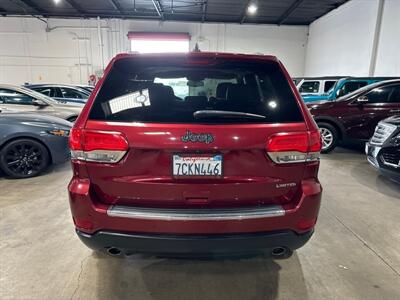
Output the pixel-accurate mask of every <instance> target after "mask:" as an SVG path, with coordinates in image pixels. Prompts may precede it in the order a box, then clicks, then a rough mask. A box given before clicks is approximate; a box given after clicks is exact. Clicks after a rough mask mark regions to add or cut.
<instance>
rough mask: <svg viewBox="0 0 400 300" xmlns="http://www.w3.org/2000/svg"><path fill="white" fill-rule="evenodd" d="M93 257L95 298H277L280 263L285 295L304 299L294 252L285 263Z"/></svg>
mask: <svg viewBox="0 0 400 300" xmlns="http://www.w3.org/2000/svg"><path fill="white" fill-rule="evenodd" d="M93 257H95V260H96V261H97V262H96V266H97V271H98V274H97V278H98V282H97V286H98V287H101V288H99V289H97V291H98V295H97V299H157V300H164V299H174V300H175V299H202V300H205V299H207V300H212V299H218V300H224V299H229V300H233V299H241V300H242V299H276V298H277V297H278V294H279V286H280V272H281V270H282V268H283V267H281V266H284V268H285V269H286V270H285V276H287V277H288V278H285V279H284V282H285V287H284V290H285V291H284V292H283V295H284V298H288V299H290V298H292V299H293V298H296V299H307V290H306V286H305V281H304V278H303V272H302V268H301V265H300V262H299V259H298V257H297V255H296V253H294V254H293V256H292V257H291V258H290V259H288V260H285V261H274V260H272V259H268V258H263V257H253V258H247V259H223V260H222V259H220V260H189V259H140V258H139V259H137V258H127V259H126V258H124V259H118V258H113V257H109V256H108V255H103V254H94V255H93ZM90 277H91V276H90ZM288 286H289V289H290V290H291V292H290V291H288V290H287V287H288ZM286 296H287V297H286Z"/></svg>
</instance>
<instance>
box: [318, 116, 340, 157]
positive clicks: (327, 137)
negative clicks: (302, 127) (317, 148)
mask: <svg viewBox="0 0 400 300" xmlns="http://www.w3.org/2000/svg"><path fill="white" fill-rule="evenodd" d="M317 124H318V127H319V132H320V133H321V138H322V149H321V152H322V153H329V152H331V151H332V150H333V149H335V148H336V145H337V143H338V141H339V133H338V131H337V129H336V128H335V127H334V126H332V125H331V124H329V123H324V122H321V123H317Z"/></svg>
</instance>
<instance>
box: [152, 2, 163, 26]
mask: <svg viewBox="0 0 400 300" xmlns="http://www.w3.org/2000/svg"><path fill="white" fill-rule="evenodd" d="M151 1H152V2H153V5H154V7H155V8H156V11H157V14H158V15H159V16H160V18H161V19H162V20H163V21H164V8H163V6H162V4H161V2H160V0H151Z"/></svg>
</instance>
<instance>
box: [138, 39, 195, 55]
mask: <svg viewBox="0 0 400 300" xmlns="http://www.w3.org/2000/svg"><path fill="white" fill-rule="evenodd" d="M131 51H132V52H139V53H166V52H179V53H182V52H189V41H188V40H183V41H159V40H131Z"/></svg>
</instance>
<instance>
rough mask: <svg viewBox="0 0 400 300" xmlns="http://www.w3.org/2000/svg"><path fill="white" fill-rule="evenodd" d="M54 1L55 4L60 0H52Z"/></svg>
mask: <svg viewBox="0 0 400 300" xmlns="http://www.w3.org/2000/svg"><path fill="white" fill-rule="evenodd" d="M53 1H54V3H55V4H56V5H57V4H58V3H60V2H61V0H53Z"/></svg>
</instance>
